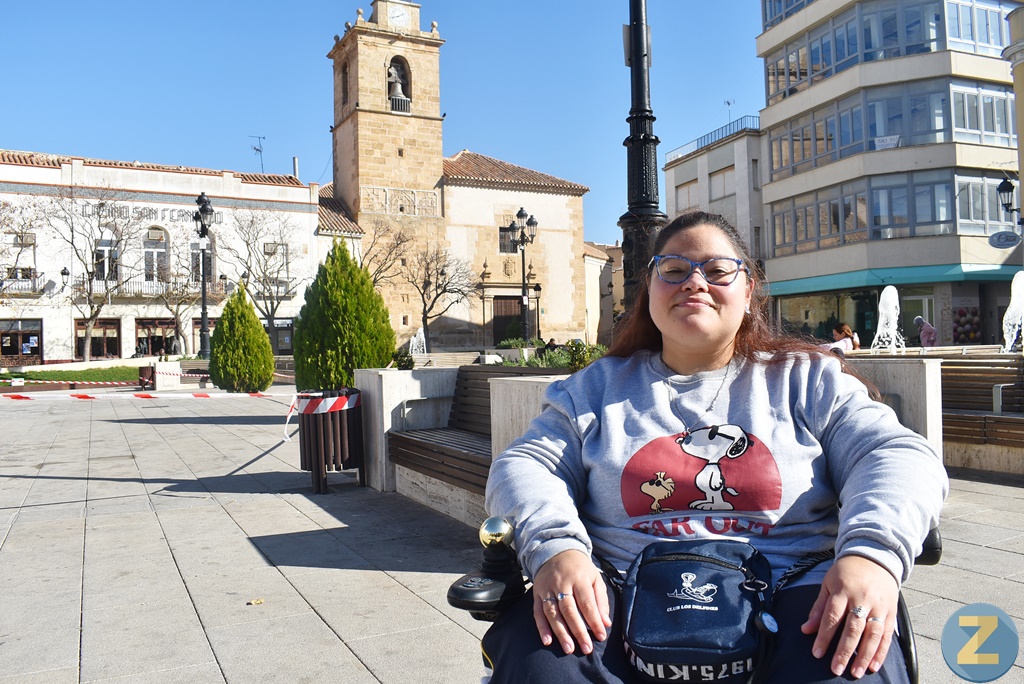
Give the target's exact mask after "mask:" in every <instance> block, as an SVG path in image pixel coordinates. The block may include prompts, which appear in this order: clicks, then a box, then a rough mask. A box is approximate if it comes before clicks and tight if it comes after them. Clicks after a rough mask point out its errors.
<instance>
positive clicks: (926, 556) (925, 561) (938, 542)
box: [914, 527, 942, 565]
mask: <svg viewBox="0 0 1024 684" xmlns="http://www.w3.org/2000/svg"><path fill="white" fill-rule="evenodd" d="M941 558H942V535H941V534H940V533H939V528H938V527H933V528H932V529H931V531H930V532H929V533H928V536H927V537H925V540H924V546H923V548H922V549H921V554H920V555H919V556H918V557H917V558H915V559H914V565H937V564H938V562H939V559H941Z"/></svg>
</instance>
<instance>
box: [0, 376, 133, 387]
mask: <svg viewBox="0 0 1024 684" xmlns="http://www.w3.org/2000/svg"><path fill="white" fill-rule="evenodd" d="M17 379H18V378H0V382H10V383H13V382H14V381H15V380H17ZM24 384H26V385H138V384H139V383H137V382H124V381H115V380H25V382H24Z"/></svg>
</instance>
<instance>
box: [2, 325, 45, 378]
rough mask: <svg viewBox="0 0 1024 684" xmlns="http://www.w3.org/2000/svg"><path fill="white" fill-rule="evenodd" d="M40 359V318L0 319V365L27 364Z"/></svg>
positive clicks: (37, 361)
mask: <svg viewBox="0 0 1024 684" xmlns="http://www.w3.org/2000/svg"><path fill="white" fill-rule="evenodd" d="M42 361H43V321H42V320H40V319H38V318H36V319H25V318H23V319H20V320H11V319H8V320H0V366H4V367H6V366H28V365H36V364H38V363H42Z"/></svg>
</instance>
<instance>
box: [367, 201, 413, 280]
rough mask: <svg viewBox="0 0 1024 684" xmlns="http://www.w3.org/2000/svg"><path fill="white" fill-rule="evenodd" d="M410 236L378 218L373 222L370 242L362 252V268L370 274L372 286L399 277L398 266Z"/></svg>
mask: <svg viewBox="0 0 1024 684" xmlns="http://www.w3.org/2000/svg"><path fill="white" fill-rule="evenodd" d="M411 242H412V235H410V234H409V233H408V232H406V231H405V229H404V228H400V227H398V226H396V225H395V224H394V223H392V222H390V221H388V220H386V219H381V218H378V219H376V220H375V221H374V222H373V230H372V232H371V235H370V242H369V244H368V245H367V246H366V249H365V250H363V268H365V269H366V270H367V271H369V273H370V280H372V281H373V286H374V287H377V286H379V285H383V284H386V283H389V282H391V281H393V280H395V279H396V278H398V277H400V275H401V273H400V272H399V270H398V268H396V267H397V266H398V264H399V263H400V262H401V259H402V257H403V256H405V254H406V252H407V251H408V248H409V244H410V243H411Z"/></svg>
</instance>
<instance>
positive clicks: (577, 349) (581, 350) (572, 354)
mask: <svg viewBox="0 0 1024 684" xmlns="http://www.w3.org/2000/svg"><path fill="white" fill-rule="evenodd" d="M565 348H566V350H567V351H568V352H569V368H571V369H572V372H573V373H575V372H576V371H578V370H580V369H582V368H586V367H587V366H589V365H590V364H592V363H593V362H594V361H597V360H598V359H599V358H601V357H602V356H604V355H605V353H607V351H608V348H607V347H605V346H604V345H600V344H586V343H585V342H583V341H582V340H572V341H571V342H569V343H568V344H566V345H565Z"/></svg>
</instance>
